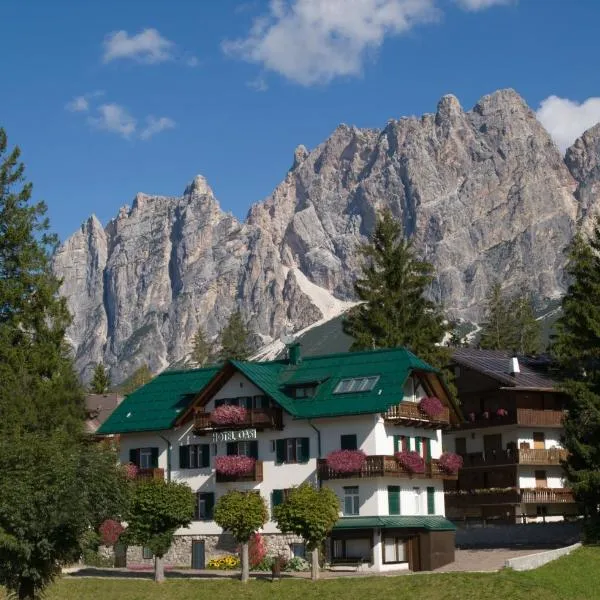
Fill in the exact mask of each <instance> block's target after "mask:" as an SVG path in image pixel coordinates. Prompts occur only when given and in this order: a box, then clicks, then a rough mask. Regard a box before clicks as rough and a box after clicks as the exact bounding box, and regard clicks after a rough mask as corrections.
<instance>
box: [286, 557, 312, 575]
mask: <svg viewBox="0 0 600 600" xmlns="http://www.w3.org/2000/svg"><path fill="white" fill-rule="evenodd" d="M283 570H284V571H296V572H299V571H310V563H309V562H308V561H307V560H304V559H303V558H302V557H300V556H294V557H292V558H290V560H288V562H287V565H285V567H284V569H283Z"/></svg>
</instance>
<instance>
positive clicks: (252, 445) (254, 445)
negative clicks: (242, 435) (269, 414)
mask: <svg viewBox="0 0 600 600" xmlns="http://www.w3.org/2000/svg"><path fill="white" fill-rule="evenodd" d="M227 454H228V455H230V456H231V455H233V454H238V455H241V456H250V457H251V458H254V459H256V460H258V440H251V441H244V442H227Z"/></svg>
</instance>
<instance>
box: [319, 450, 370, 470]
mask: <svg viewBox="0 0 600 600" xmlns="http://www.w3.org/2000/svg"><path fill="white" fill-rule="evenodd" d="M366 460H367V456H366V455H365V453H364V452H363V451H362V450H336V451H335V452H330V453H329V454H328V455H327V466H328V467H329V468H330V469H331V470H332V471H336V472H337V473H357V472H359V471H360V470H361V469H362V468H363V465H364V464H365V461H366Z"/></svg>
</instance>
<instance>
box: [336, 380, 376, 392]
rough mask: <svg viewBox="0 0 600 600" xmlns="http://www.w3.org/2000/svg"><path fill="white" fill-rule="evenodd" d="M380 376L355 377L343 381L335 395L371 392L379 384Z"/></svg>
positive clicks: (337, 387) (338, 385)
mask: <svg viewBox="0 0 600 600" xmlns="http://www.w3.org/2000/svg"><path fill="white" fill-rule="evenodd" d="M378 381H379V375H374V376H371V377H353V378H352V379H342V380H341V381H340V382H339V383H338V384H337V385H336V386H335V389H334V390H333V393H334V394H350V393H353V392H370V391H371V390H372V389H373V388H374V387H375V385H376V384H377V382H378Z"/></svg>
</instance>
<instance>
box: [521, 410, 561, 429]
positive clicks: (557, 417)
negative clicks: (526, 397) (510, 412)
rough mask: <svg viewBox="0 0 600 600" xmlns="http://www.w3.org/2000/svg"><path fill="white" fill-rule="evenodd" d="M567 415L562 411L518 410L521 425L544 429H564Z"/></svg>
mask: <svg viewBox="0 0 600 600" xmlns="http://www.w3.org/2000/svg"><path fill="white" fill-rule="evenodd" d="M564 416H565V413H564V412H563V411H562V410H537V409H534V408H517V423H518V424H519V425H540V426H543V427H562V422H563V418H564Z"/></svg>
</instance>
